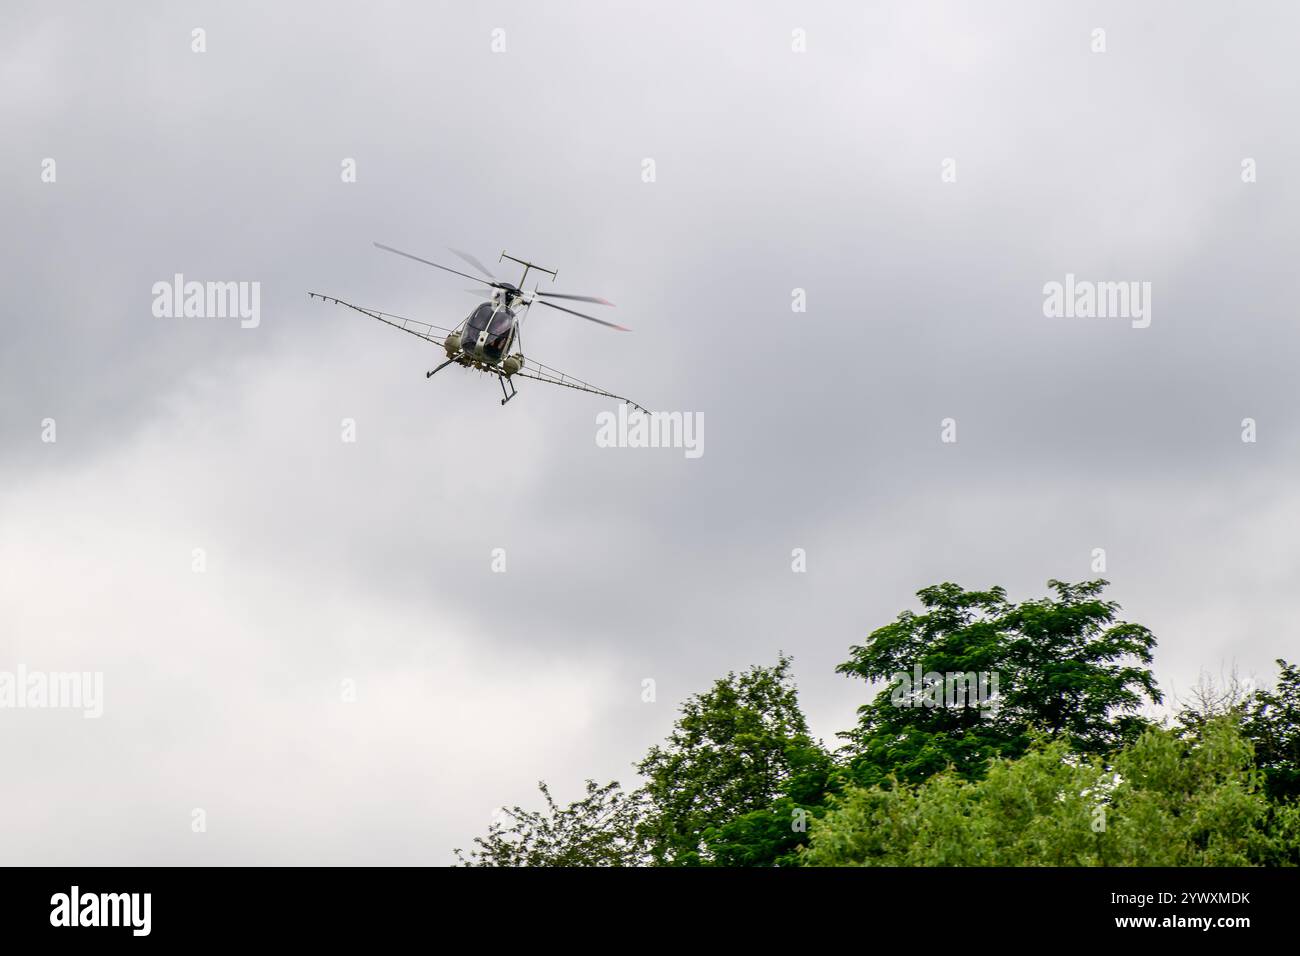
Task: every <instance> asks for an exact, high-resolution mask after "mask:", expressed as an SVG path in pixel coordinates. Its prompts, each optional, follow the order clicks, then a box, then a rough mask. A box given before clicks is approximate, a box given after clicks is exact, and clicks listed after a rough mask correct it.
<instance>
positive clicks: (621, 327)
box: [537, 301, 632, 332]
mask: <svg viewBox="0 0 1300 956" xmlns="http://www.w3.org/2000/svg"><path fill="white" fill-rule="evenodd" d="M537 304H538V305H544V306H546V307H547V308H548V309H559V310H560V311H561V312H567V313H569V315H576V316H577V317H578V318H580V319H586V320H587V321H588V322H595V323H597V324H598V325H605V326H608V327H609V328H611V329H618V330H619V331H620V332H631V331H632V330H631V329H629V328H628V327H627V326H624V325H615V324H614V323H613V322H606V321H605V320H604V319H598V318H596V317H595V316H594V315H584V314H583V313H581V312H574V311H573V310H572V309H566V308H565V307H564V306H562V305H556V304H555V303H554V302H540V301H539V302H538V303H537Z"/></svg>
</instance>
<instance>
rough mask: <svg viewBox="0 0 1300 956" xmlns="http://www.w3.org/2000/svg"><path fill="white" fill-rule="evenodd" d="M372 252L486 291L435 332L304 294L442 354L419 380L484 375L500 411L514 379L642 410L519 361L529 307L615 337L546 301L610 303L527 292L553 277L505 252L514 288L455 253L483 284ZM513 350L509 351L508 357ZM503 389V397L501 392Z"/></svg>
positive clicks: (546, 368) (408, 255)
mask: <svg viewBox="0 0 1300 956" xmlns="http://www.w3.org/2000/svg"><path fill="white" fill-rule="evenodd" d="M374 245H375V247H376V248H378V249H382V250H384V251H385V252H391V253H394V254H396V255H399V256H405V257H406V258H407V259H414V260H415V261H416V262H422V263H424V264H425V265H427V266H433V267H434V268H435V269H442V270H443V271H444V272H450V273H452V274H453V275H458V276H460V277H461V278H464V279H470V280H472V281H474V282H481V283H483V284H484V285H486V286H488V287H489V288H491V290H492V292H491V293H490V298H489V299H488V301H486V302H483V303H481V304H479V305H478V306H476V307H475V308H474V310H473V311H472V312H470V314H469V315H468V316H466V317H465V318H464V319H463V320H461V322H460V323H458V324H457V325H456V327H455V328H452V329H444V328H440V327H439V326H436V325H431V324H429V323H427V322H419V321H416V320H415V319H408V318H403V317H402V316H400V315H394V314H392V313H391V312H381V311H379V310H378V309H368V308H363V307H361V306H359V305H353V304H352V303H351V302H345V301H343V300H342V299H338V298H335V297H334V296H331V295H325V294H324V293H322V292H308V293H307V295H308V296H309V297H310V298H313V299H320V300H321V301H322V302H332V303H334V304H335V305H341V306H344V307H346V308H349V309H353V310H354V311H356V312H360V313H361V314H362V315H367V316H369V317H370V318H372V319H377V320H378V321H380V322H383V323H384V324H385V325H391V326H393V327H394V328H397V329H401V330H402V331H403V332H409V333H410V334H412V335H416V336H419V337H420V338H422V339H424V340H425V341H428V342H432V343H433V344H434V345H439V346H441V347H442V348H443V350H444V352H445V353H446V356H447V360H446V361H445V362H443V363H442V364H441V365H439V366H438V367H437V368H435V369H433V370H432V371H431V372H426V373H425V376H424V377H425V378H426V379H429V378H432V377H433V376H434V375H436V374H438V373H439V372H441V371H442V370H443V369H444V368H446V367H447V366H449V365H453V364H454V365H460V366H461V367H463V368H468V369H476V370H478V371H480V372H487V373H489V374H491V375H495V376H496V377H497V380H498V381H499V382H500V383H501V394H502V396H503V397H502V399H501V404H502V405H505V404H506V403H507V402H508V401H510V400H511V399H512V398H514V397H515V396H516V395H517V394H519V393H518V391H517V390H516V389H515V383H514V380H515V378H517V377H519V378H530V379H533V380H535V381H538V382H546V383H547V384H549V385H561V386H564V387H565V388H572V389H577V390H578V391H580V392H590V393H592V394H595V395H603V396H605V397H606V398H613V399H617V400H618V401H620V402H626V403H627V404H628V405H631V406H632V407H633V408H638V409H640V410H641V411H642V412H645V411H646V410H645V409H644V408H642V406H640V405H638V404H637V403H636V402H634V401H632V400H631V399H627V398H623V397H622V396H620V395H615V394H614V393H613V392H607V391H605V390H604V389H603V388H597V387H596V386H595V385H592V384H590V383H588V382H584V381H582V380H581V379H578V378H574V377H573V376H571V375H566V374H565V373H564V372H561V371H559V370H558V369H554V368H551V367H550V366H549V365H543V364H542V363H540V362H537V361H535V360H533V359H526V358H524V355H523V352H522V348H523V337H522V330H521V326H522V324H523V319H524V316H526V315H527V314H528V310H529V309H530V308H531V307H532V306H533V305H544V306H547V307H548V308H552V309H558V310H559V311H561V312H567V313H568V314H569V315H576V316H578V317H579V318H583V319H587V320H588V321H590V322H595V323H598V324H599V325H603V326H606V327H608V328H611V329H617V330H619V331H621V332H629V331H631V330H630V329H628V328H625V327H624V326H621V325H618V324H617V323H614V322H607V321H605V320H604V319H598V318H596V317H595V316H594V315H587V314H585V313H583V312H577V311H575V310H573V309H569V308H565V307H564V306H562V305H556V304H555V303H554V302H550V301H547V300H548V299H567V300H571V301H576V302H593V303H596V304H598V305H609V306H612V305H613V304H614V303H612V302H609V301H606V300H605V299H602V298H600V297H599V296H591V295H566V294H563V293H560V292H542V291H541V290H540V289H539V287H538V284H537V283H534V285H533V289H532V291H528V290H526V289H525V288H524V283H525V282H526V281H527V280H528V273H529V272H534V271H535V272H539V273H542V274H545V275H549V276H550V277H551V281H552V282H554V281H555V278H556V276H557V275H558V273H557V272H556V271H555V270H553V269H546V268H544V267H542V266H539V265H537V264H536V263H534V262H528V261H527V260H525V259H516V258H515V257H514V256H511V255H507V254H506V252H505V250H502V251H501V257H500V258H499V259H498V260H497V261H498V262H503V261H505V260H506V259H509V260H510V261H511V262H514V263H517V264H519V265H521V266H523V267H524V274H523V275H522V276H521V277H520V279H519V282H518V283H514V282H505V281H502V280H500V279H498V278H497V277H496V276H494V275H493V274H492V273H491V272H490V271H489V270H488V268H487V267H486V266H484V265H483V263H481V262H479V260H478V259H476V258H474V256H472V255H470V254H469V253H468V252H461V251H460V250H458V249H451V250H449V251H450V252H452V253H453V254H454V255H456V256H458V257H459V258H461V259H463V260H464V261H465V262H467V263H468V264H469V265H471V266H473V267H474V268H475V269H477V270H478V271H479V272H481V273H482V274H483V275H484V276H486V277H487V278H480V277H479V276H473V275H469V274H468V273H465V272H460V271H458V270H456V269H452V268H449V267H448V266H444V265H439V264H438V263H436V262H431V261H429V260H428V259H422V258H420V257H419V256H415V255H412V254H411V253H409V252H403V251H402V250H401V249H394V248H393V247H392V246H386V245H384V244H383V243H381V242H376V243H374ZM468 291H470V292H472V293H474V294H476V295H477V294H479V293H478V290H473V289H471V290H468ZM512 350H513V351H512ZM507 385H508V386H509V391H507V390H506V386H507Z"/></svg>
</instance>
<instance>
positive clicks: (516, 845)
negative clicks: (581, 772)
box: [455, 780, 646, 866]
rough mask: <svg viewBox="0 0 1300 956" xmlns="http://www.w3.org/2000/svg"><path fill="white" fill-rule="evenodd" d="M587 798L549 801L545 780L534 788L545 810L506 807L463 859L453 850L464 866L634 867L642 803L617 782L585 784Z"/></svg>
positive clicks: (639, 855) (638, 859)
mask: <svg viewBox="0 0 1300 956" xmlns="http://www.w3.org/2000/svg"><path fill="white" fill-rule="evenodd" d="M586 786H587V791H586V795H585V796H583V797H582V798H581V799H579V800H575V801H574V802H573V803H571V804H569V805H568V806H563V807H562V806H560V805H559V804H557V803H556V802H555V800H554V799H553V798H552V797H551V791H550V789H549V788H548V787H547V786H546V783H545V782H542V783H539V784H538V785H537V789H538V790H540V791H541V792H542V797H543V798H544V799H545V802H546V809H545V810H540V811H538V810H525V809H523V808H522V807H518V806H515V807H511V808H510V809H508V810H503V819H500V820H496V821H494V822H493V823H492V825H491V827H489V829H488V833H487V836H485V837H476V838H475V839H474V843H475V844H476V846H477V847H478V848H477V849H476V850H473V851H471V852H470V854H469V856H468V857H467V856H465V854H463V853H462V852H461V851H460V850H456V851H455V853H456V858H457V860H459V861H460V863H461V865H463V866H637V865H639V864H642V863H644V862H645V860H646V857H645V853H644V851H643V849H642V848H641V846H640V844H639V843H638V840H637V837H636V830H637V824H638V822H639V821H640V819H641V814H642V809H643V800H642V795H641V794H640V793H639V792H636V793H630V794H629V793H626V792H624V791H623V789H622V787H621V786H620V785H619V784H618V783H616V782H611V783H607V784H605V785H604V786H598V785H597V784H596V782H595V781H594V780H588V781H587V784H586Z"/></svg>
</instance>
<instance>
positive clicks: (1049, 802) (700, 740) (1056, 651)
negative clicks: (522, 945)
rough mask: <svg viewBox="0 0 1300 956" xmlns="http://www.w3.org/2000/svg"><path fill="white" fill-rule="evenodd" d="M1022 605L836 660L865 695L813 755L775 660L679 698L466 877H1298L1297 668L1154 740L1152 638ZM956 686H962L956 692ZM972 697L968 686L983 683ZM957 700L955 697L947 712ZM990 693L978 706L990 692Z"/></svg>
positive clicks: (1092, 617) (1224, 699)
mask: <svg viewBox="0 0 1300 956" xmlns="http://www.w3.org/2000/svg"><path fill="white" fill-rule="evenodd" d="M1048 587H1049V589H1050V591H1051V594H1050V595H1049V596H1048V597H1045V598H1039V599H1034V600H1028V601H1024V602H1021V603H1019V604H1015V603H1012V602H1010V601H1008V599H1007V596H1006V593H1005V591H1003V589H1001V588H996V587H995V588H990V589H988V590H985V591H967V590H964V589H963V588H961V587H959V586H957V585H956V584H951V583H945V584H939V585H935V586H933V587H928V588H925V589H923V590H921V591H920V592H918V597H919V599H920V602H921V606H922V610H921V611H920V612H919V613H918V612H914V611H903V612H902V613H901V614H899V615H898V617H897V618H896V619H895V620H894V621H892V622H890V623H888V624H886V625H884V626H882V627H879V628H877V629H875V630H874V631H872V632H871V633H869V634H868V635H867V637H866V639H865V640H864V642H863V643H862V644H861V645H855V646H853V647H851V648H850V649H849V659H848V660H847V661H845V662H844V663H843V664H841V665H840V666H839V667H838V668H837V670H838V671H839V672H840V673H842V674H845V675H847V676H850V677H854V678H859V679H862V680H865V681H867V682H869V683H872V684H878V683H880V682H884V687H883V689H879V690H877V692H876V693H875V695H874V697H873V698H872V699H871V700H869V701H866V702H864V703H863V704H862V706H861V707H859V708H858V722H857V725H856V726H855V727H853V728H851V729H850V730H848V731H845V732H843V733H841V734H840V735H839V736H840V738H841V739H842V740H843V741H844V744H843V746H842V747H840V749H838V750H836V751H831V750H829V749H828V748H826V747H825V746H824V745H823V744H822V742H821V741H820V740H817V739H816V738H814V737H813V736H812V734H811V732H810V731H809V727H808V722H807V719H806V718H805V716H804V713H803V710H802V709H801V707H800V703H799V696H798V692H797V690H796V688H795V684H794V679H793V676H792V668H793V661H792V659H791V658H790V657H789V656H787V655H784V654H782V655H780V656H779V657H778V659H777V661H776V663H775V665H772V666H765V665H755V666H752V667H750V668H748V669H747V670H744V671H740V672H731V673H728V674H727V675H726V676H724V677H722V678H720V679H718V680H716V681H715V682H714V683H713V685H712V687H710V688H709V689H707V690H705V691H703V692H701V693H698V694H694V695H692V696H690V697H688V698H687V699H686V700H685V701H684V702H683V703H682V704H681V708H680V713H679V715H678V717H677V719H676V721H675V723H674V725H673V729H672V731H671V733H670V734H669V735H668V738H667V739H666V740H665V741H664V742H663V743H662V744H659V745H655V746H652V747H651V748H650V750H649V751H648V752H647V753H646V755H645V756H644V757H643V758H642V759H641V760H639V761H638V762H637V763H636V764H635V765H634V766H635V768H636V770H637V772H638V773H639V775H640V776H641V778H642V779H641V783H640V785H639V786H638V787H637V788H636V789H634V790H632V791H625V790H624V789H623V788H622V787H621V785H620V784H619V783H617V782H610V783H607V784H604V785H598V784H597V783H596V782H595V781H591V780H588V781H587V782H586V792H585V794H584V795H583V796H582V797H581V798H579V799H578V800H576V801H574V802H572V803H570V804H566V805H561V804H559V803H557V802H556V801H555V800H554V799H553V798H552V796H551V792H550V790H549V788H548V787H547V785H546V784H545V783H542V784H539V787H540V790H541V794H542V797H543V802H544V807H543V809H541V810H526V809H524V808H522V807H518V806H516V807H513V808H511V809H509V810H506V811H503V813H502V816H501V819H499V820H497V821H496V822H494V823H493V824H492V826H491V827H490V828H489V830H488V833H487V834H486V836H483V837H479V838H477V839H475V841H474V844H475V849H474V850H473V851H471V852H470V853H469V854H468V855H465V854H463V853H462V852H461V851H459V850H457V851H456V854H457V857H458V859H459V860H460V861H461V862H462V863H463V864H465V865H470V866H642V865H653V866H795V865H811V866H841V865H844V866H930V865H934V866H944V865H958V866H978V865H994V866H1042V865H1052V866H1151V865H1166V866H1245V865H1300V669H1298V668H1297V667H1295V666H1293V665H1291V664H1288V663H1287V662H1286V661H1283V660H1279V661H1278V666H1279V668H1280V674H1279V678H1278V681H1277V684H1276V687H1272V688H1267V689H1262V690H1255V689H1253V688H1251V687H1249V686H1248V685H1246V684H1244V683H1240V682H1235V681H1234V682H1231V683H1230V684H1229V685H1228V686H1227V687H1224V688H1216V687H1214V686H1213V685H1203V686H1202V687H1200V688H1198V689H1197V691H1196V692H1195V694H1194V697H1193V700H1192V701H1191V703H1190V704H1188V705H1185V706H1183V707H1182V709H1181V710H1180V711H1179V712H1178V713H1177V714H1176V715H1175V716H1174V719H1173V720H1172V721H1168V722H1166V723H1168V724H1169V726H1163V725H1162V724H1159V723H1157V722H1155V721H1154V720H1152V719H1151V718H1150V717H1149V716H1145V715H1144V714H1143V709H1144V708H1145V707H1147V705H1152V704H1158V703H1160V702H1161V700H1162V698H1161V694H1160V692H1159V690H1158V689H1157V684H1156V680H1155V677H1154V675H1153V674H1152V672H1151V671H1150V669H1149V667H1148V665H1149V664H1150V663H1151V661H1152V650H1153V649H1154V647H1155V643H1156V640H1155V637H1154V636H1153V635H1152V634H1151V632H1150V631H1149V630H1147V628H1145V627H1143V626H1142V625H1140V624H1134V623H1130V622H1126V621H1123V620H1121V619H1120V618H1119V606H1118V605H1117V604H1115V603H1114V602H1111V601H1105V600H1102V599H1101V597H1100V595H1101V592H1102V591H1103V590H1104V588H1105V587H1106V582H1105V581H1100V580H1098V581H1089V582H1083V583H1080V584H1067V583H1064V582H1061V581H1049V582H1048ZM971 678H974V682H973V683H972V680H971ZM985 678H988V679H987V680H986V679H985ZM959 691H960V693H959ZM989 691H993V693H991V694H990V693H988V692H989Z"/></svg>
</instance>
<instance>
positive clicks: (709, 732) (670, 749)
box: [637, 655, 832, 866]
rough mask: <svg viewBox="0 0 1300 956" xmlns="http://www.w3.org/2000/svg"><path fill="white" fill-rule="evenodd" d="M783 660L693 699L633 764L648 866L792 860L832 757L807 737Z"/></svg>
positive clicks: (786, 660) (731, 676) (819, 798)
mask: <svg viewBox="0 0 1300 956" xmlns="http://www.w3.org/2000/svg"><path fill="white" fill-rule="evenodd" d="M790 664H791V659H790V658H789V657H787V656H784V655H782V656H781V657H780V658H779V660H778V662H777V664H776V666H775V667H757V666H756V667H751V668H750V669H749V670H747V671H745V672H743V673H741V674H739V675H738V674H736V673H734V672H733V673H730V674H728V675H727V676H726V677H724V678H722V679H721V680H718V681H716V682H715V683H714V685H713V687H712V688H711V689H710V690H709V691H707V692H705V693H702V694H696V695H694V696H692V697H691V698H689V699H688V700H687V701H686V702H685V703H684V704H683V705H682V708H681V716H680V717H679V718H678V719H677V722H676V724H675V726H674V728H673V732H672V734H671V735H670V736H669V738H668V740H667V741H666V742H665V744H664V745H663V746H655V747H652V748H651V749H650V751H649V752H648V753H647V754H646V756H645V758H644V759H643V760H642V761H641V762H640V763H639V764H638V765H637V770H638V771H639V772H640V773H641V774H642V775H643V776H645V778H646V785H645V788H644V790H645V795H646V800H647V801H648V813H647V815H646V818H645V819H644V821H643V822H642V825H641V831H640V832H641V835H642V837H643V838H644V840H645V842H646V844H647V845H648V847H649V851H650V855H651V858H652V860H653V862H654V863H655V864H656V865H671V866H699V865H710V864H712V865H748V866H765V865H772V864H779V863H785V862H794V857H793V855H792V854H793V852H794V850H795V848H796V847H797V846H798V845H800V844H801V843H803V842H804V840H805V839H806V837H807V834H806V828H805V827H804V825H803V824H804V823H805V822H806V820H807V817H808V815H809V814H811V813H812V812H814V811H815V810H817V808H819V807H820V806H821V804H822V803H823V800H824V793H825V787H826V783H827V779H828V777H829V774H830V771H831V766H832V761H831V757H830V755H829V754H828V753H827V752H826V751H825V749H824V748H823V747H822V746H821V744H820V743H819V742H818V741H816V740H814V739H813V738H812V737H811V735H810V734H809V733H808V724H807V721H806V719H805V718H804V715H803V712H802V711H801V710H800V709H799V701H798V695H797V693H796V691H795V688H794V684H793V681H792V680H791V679H790V676H789V669H790Z"/></svg>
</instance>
